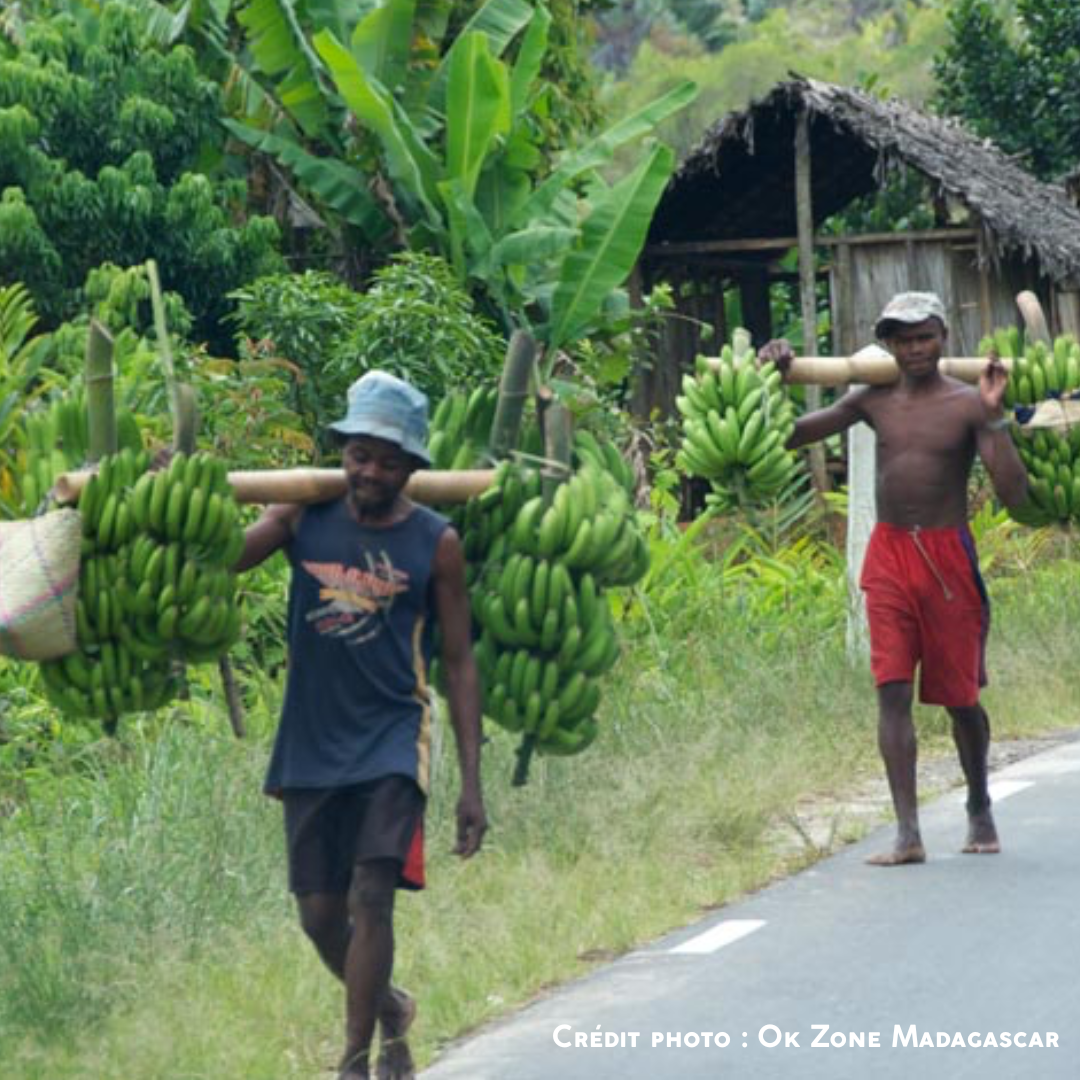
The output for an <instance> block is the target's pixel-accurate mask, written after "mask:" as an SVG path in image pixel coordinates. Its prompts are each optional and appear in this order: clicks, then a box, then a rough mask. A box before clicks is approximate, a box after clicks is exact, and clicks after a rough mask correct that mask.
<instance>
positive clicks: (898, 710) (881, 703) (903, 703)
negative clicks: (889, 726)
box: [877, 682, 915, 720]
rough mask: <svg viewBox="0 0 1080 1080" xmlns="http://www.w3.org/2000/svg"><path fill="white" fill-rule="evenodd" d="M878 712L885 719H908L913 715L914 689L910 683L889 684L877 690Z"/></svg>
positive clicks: (884, 684) (882, 685) (883, 684)
mask: <svg viewBox="0 0 1080 1080" xmlns="http://www.w3.org/2000/svg"><path fill="white" fill-rule="evenodd" d="M877 694H878V710H879V712H880V713H881V716H882V718H883V719H886V720H895V719H906V718H907V717H908V716H910V715H911V706H912V701H913V699H914V696H915V694H914V687H913V686H912V684H911V683H909V682H887V683H882V684H881V685H880V686H879V687H878V688H877Z"/></svg>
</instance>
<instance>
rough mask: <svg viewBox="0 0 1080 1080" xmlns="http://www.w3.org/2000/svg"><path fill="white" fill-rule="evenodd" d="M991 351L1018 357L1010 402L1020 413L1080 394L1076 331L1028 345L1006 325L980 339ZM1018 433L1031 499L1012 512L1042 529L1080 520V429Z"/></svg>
mask: <svg viewBox="0 0 1080 1080" xmlns="http://www.w3.org/2000/svg"><path fill="white" fill-rule="evenodd" d="M991 350H993V351H994V352H996V353H997V354H998V355H999V356H1001V357H1004V358H1010V359H1011V360H1012V366H1011V368H1010V371H1009V381H1008V383H1007V384H1006V386H1005V399H1004V401H1005V406H1006V408H1009V409H1013V408H1015V409H1016V411H1017V415H1018V416H1023V415H1024V412H1025V408H1026V411H1027V412H1030V411H1031V408H1032V407H1033V406H1036V405H1038V404H1039V403H1040V402H1042V401H1046V400H1047V399H1050V398H1066V397H1074V396H1078V392H1080V342H1077V340H1076V338H1075V337H1074V336H1073V335H1072V334H1064V335H1062V336H1060V337H1058V338H1055V339H1054V342H1053V344H1052V345H1048V344H1047V343H1046V342H1044V341H1031V342H1026V343H1025V341H1024V339H1023V336H1022V335H1021V332H1020V330H1019V328H1018V327H1016V326H1010V327H1000V328H998V329H997V330H995V331H994V333H993V334H992V335H990V336H988V337H985V338H983V340H982V341H981V342H980V343H979V352H980V353H981V354H982V355H986V354H987V353H989V352H990V351H991ZM1012 437H1013V443H1014V444H1015V445H1016V449H1017V452H1018V453H1019V455H1020V460H1021V461H1023V463H1024V468H1025V469H1026V470H1027V477H1028V498H1027V501H1026V502H1025V503H1024V505H1023V506H1020V507H1017V508H1014V509H1010V511H1009V515H1010V516H1011V517H1012V518H1013V520H1014V521H1017V522H1019V523H1020V524H1021V525H1030V526H1032V527H1036V528H1038V527H1042V526H1046V525H1053V524H1067V523H1068V522H1072V521H1078V522H1080V427H1072V428H1070V429H1068V430H1067V431H1055V430H1053V429H1050V428H1036V429H1034V430H1029V429H1026V428H1024V427H1023V425H1013V427H1012Z"/></svg>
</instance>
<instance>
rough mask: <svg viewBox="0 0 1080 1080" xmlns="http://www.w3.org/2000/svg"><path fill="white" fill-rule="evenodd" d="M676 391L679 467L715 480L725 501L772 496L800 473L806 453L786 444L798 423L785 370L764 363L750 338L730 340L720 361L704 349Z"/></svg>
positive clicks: (715, 495) (714, 498)
mask: <svg viewBox="0 0 1080 1080" xmlns="http://www.w3.org/2000/svg"><path fill="white" fill-rule="evenodd" d="M696 366H697V372H696V375H689V374H687V375H685V376H684V377H683V384H682V390H683V392H682V394H680V395H679V396H678V397H677V398H676V399H675V404H676V407H677V408H678V410H679V412H680V413H681V414H682V416H683V441H682V446H681V448H680V450H679V452H678V455H677V456H676V462H677V463H678V465H679V467H680V468H682V469H683V470H684V471H686V472H687V473H689V474H690V475H692V476H699V477H702V478H704V479H707V480H709V481H710V482H711V483H712V488H713V491H712V494H711V496H709V499H708V501H709V502H713V503H716V504H718V505H719V506H720V507H721V508H727V507H730V506H735V505H739V504H742V503H755V502H763V501H768V500H769V499H771V498H774V497H775V496H776V495H777V494H778V493H779V492H780V491H781V490H782V489H783V488H784V487H785V486H786V485H787V484H788V483H789V482H790V481H791V479H792V477H793V476H794V474H795V471H796V469H797V467H798V457H797V456H796V455H795V454H794V453H793V452H791V451H789V450H786V449H784V444H785V442H787V439H788V437H789V436H790V435H791V432H792V429H793V428H794V425H795V416H794V410H793V408H792V405H791V402H790V401H789V400H788V397H787V394H786V393H785V392H784V389H783V385H782V379H781V375H780V372H779V371H778V370H777V369H776V367H775V365H773V364H771V363H768V364H762V365H761V366H758V364H757V360H756V357H755V356H754V353H753V351H752V350H751V349H750V348H749V342H748V341H746V342H744V343H743V344H742V346H741V348H740V349H738V350H736V349H735V348H733V347H732V345H730V344H728V345H725V346H724V347H723V349H722V350H721V353H720V357H719V361H718V362H717V363H716V364H715V366H714V364H713V363H711V362H709V361H707V360H705V359H704V358H703V357H699V358H698V361H697V365H696Z"/></svg>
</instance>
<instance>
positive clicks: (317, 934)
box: [296, 894, 349, 945]
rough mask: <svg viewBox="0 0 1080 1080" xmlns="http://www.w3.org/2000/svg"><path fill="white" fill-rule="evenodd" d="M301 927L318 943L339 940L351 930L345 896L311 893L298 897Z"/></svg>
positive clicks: (324, 943) (325, 943) (331, 942)
mask: <svg viewBox="0 0 1080 1080" xmlns="http://www.w3.org/2000/svg"><path fill="white" fill-rule="evenodd" d="M296 903H297V908H298V912H299V916H300V928H301V929H302V930H303V931H304V933H305V934H306V935H307V936H308V937H309V938H310V939H311V940H312V941H313V942H314V943H315V944H316V945H327V944H333V943H334V942H336V941H338V940H339V939H340V938H341V936H342V935H343V934H347V933H348V932H349V917H348V911H347V910H346V907H345V902H344V898H343V897H338V896H323V895H318V894H311V895H307V896H298V897H297V898H296Z"/></svg>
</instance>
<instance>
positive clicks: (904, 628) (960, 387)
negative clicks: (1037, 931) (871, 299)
mask: <svg viewBox="0 0 1080 1080" xmlns="http://www.w3.org/2000/svg"><path fill="white" fill-rule="evenodd" d="M875 332H876V334H877V336H878V338H879V340H881V341H882V342H883V343H884V344H885V345H886V346H887V348H888V349H889V351H890V352H891V353H892V354H893V356H894V357H895V358H896V363H897V366H898V367H899V369H900V379H899V381H898V382H896V383H893V384H892V385H889V386H870V387H864V388H861V389H858V390H853V391H852V392H851V393H849V394H847V395H845V396H844V397H843V398H841V399H840V400H839V401H837V402H836V403H835V404H834V405H832V406H830V407H829V408H827V409H821V410H818V411H817V412H814V413H811V414H808V415H806V416H803V417H802V418H800V419H799V421H798V422H797V423H796V425H795V430H794V432H793V433H792V435H791V438H790V439H789V440H788V443H787V445H788V447H789V448H790V449H794V448H796V447H799V446H805V445H806V444H807V443H812V442H816V441H817V440H819V439H824V438H827V437H828V436H830V435H835V434H837V433H838V432H841V431H845V430H846V429H847V428H849V427H851V426H852V424H856V423H858V422H859V421H860V420H862V421H865V423H867V424H868V425H869V426H870V427H871V428H873V430H874V433H875V435H876V444H877V476H876V481H875V501H876V505H877V524H876V525H875V527H874V531H873V534H872V535H871V538H870V543H869V545H868V547H867V551H866V558H865V562H864V564H863V570H862V576H861V580H860V585H861V587H862V590H863V592H864V593H865V595H866V610H867V619H868V622H869V628H870V666H871V670H872V672H873V674H874V681H875V683H876V685H877V694H878V747H879V749H880V750H881V756H882V758H883V759H884V762H885V772H886V775H887V776H888V780H889V789H890V791H891V793H892V800H893V806H894V808H895V810H896V819H897V835H896V843H895V845H894V847H893V849H892V850H891V851H888V852H884V853H882V854H880V855H875V856H873V857H871V858H870V859H869V860H868V861H869V862H870V863H871V864H873V865H875V866H901V865H903V864H906V863H921V862H925V861H926V849H925V848H924V847H923V842H922V837H921V835H920V833H919V817H918V803H917V799H916V785H915V778H916V767H915V766H916V739H915V726H914V723H913V721H912V699H913V696H914V695H913V686H914V675H915V669H916V667H917V666H918V667H919V668H920V674H919V700H920V701H921V702H923V703H924V704H933V705H942V706H944V708H945V709H946V710H947V711H948V713H949V716H950V717H951V718H952V732H953V739H954V740H955V742H956V749H957V751H958V753H959V756H960V764H961V767H962V768H963V770H964V776H965V778H966V780H967V787H968V797H967V814H968V834H967V840H966V842H965V844H964V847H963V851H964V852H967V853H972V854H995V853H997V852H998V851H1000V850H1001V848H1000V844H999V842H998V835H997V830H996V828H995V826H994V819H993V816H992V815H991V812H990V794H989V790H988V785H987V753H988V750H989V746H990V724H989V720H988V718H987V715H986V711H985V710H984V709H983V707H982V705H981V704H980V703H979V689H980V687H982V686H985V685H986V672H985V667H984V650H985V644H986V633H987V630H988V628H989V623H990V608H989V602H988V600H987V596H986V590H985V588H984V587H983V582H982V578H981V577H980V575H979V570H978V563H977V560H976V555H975V546H974V543H973V541H972V537H971V533H970V531H969V530H968V527H967V509H968V507H967V490H968V477H969V475H970V473H971V468H972V464H973V462H974V460H975V454H976V452H978V454H979V457H980V458H981V459H982V462H983V464H984V465H985V466H986V469H987V472H988V473H989V474H990V479H991V481H992V482H993V485H994V490H995V492H996V493H997V495H998V498H1000V499H1001V501H1002V502H1003V503H1005V505H1006V506H1010V507H1012V506H1017V505H1019V504H1020V503H1022V502H1023V501H1024V499H1025V498H1026V496H1027V477H1026V474H1025V471H1024V466H1023V463H1022V462H1021V461H1020V457H1019V455H1018V454H1017V452H1016V448H1015V447H1014V446H1013V443H1012V439H1011V437H1010V435H1009V430H1008V427H1009V421H1008V418H1007V417H1006V416H1005V412H1004V408H1003V406H1002V400H1003V395H1004V392H1005V384H1006V382H1007V381H1008V373H1007V372H1006V370H1005V367H1004V365H1003V364H1002V363H1001V361H1000V360H999V359H998V358H997V357H996V356H993V355H992V356H991V357H990V358H989V360H988V362H987V365H986V368H985V370H984V371H983V372H982V375H981V377H980V379H979V387H978V390H976V389H974V388H972V387H969V386H966V385H965V384H964V383H961V382H959V381H957V380H956V379H953V378H950V377H948V376H945V375H942V374H941V372H939V371H938V361H939V360H940V358H941V355H942V350H943V348H944V346H945V340H946V336H947V333H948V331H947V327H946V320H945V309H944V307H943V305H942V303H941V301H940V299H938V297H937V296H936V295H934V294H933V293H918V292H909V293H901V294H899V295H897V296H895V297H893V299H892V300H890V301H889V303H888V304H887V305H886V307H885V309H884V311H883V312H882V313H881V317H880V318H879V319H878V321H877V324H876V326H875ZM759 355H760V358H761V360H762V361H763V362H764V361H767V360H772V361H773V362H774V363H775V364H776V365H777V367H778V368H779V369H780V370H781V371H782V372H784V373H785V374H786V372H787V371H788V369H789V367H790V364H791V360H792V356H793V354H792V350H791V347H790V345H789V344H788V343H787V342H786V341H783V340H780V341H771V342H769V343H768V344H767V345H766V346H765V347H764V348H763V349H762V350H761V352H760V354H759Z"/></svg>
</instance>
